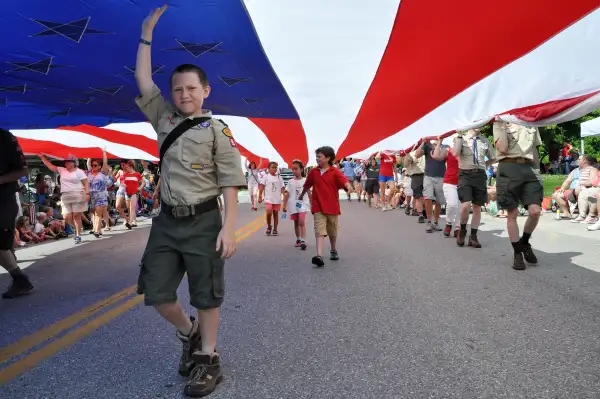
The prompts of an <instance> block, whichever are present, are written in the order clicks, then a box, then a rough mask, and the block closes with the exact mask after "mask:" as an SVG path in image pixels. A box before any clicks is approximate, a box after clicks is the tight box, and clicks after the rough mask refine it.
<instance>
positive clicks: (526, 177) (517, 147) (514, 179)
mask: <svg viewBox="0 0 600 399" xmlns="http://www.w3.org/2000/svg"><path fill="white" fill-rule="evenodd" d="M494 145H495V147H496V159H497V160H498V172H497V178H496V195H497V201H498V205H499V206H500V207H502V209H506V210H507V211H508V217H507V220H506V224H507V230H508V237H509V239H510V242H511V244H512V246H513V249H514V261H513V269H515V270H524V269H525V268H526V266H525V262H524V260H525V261H527V263H531V264H536V263H537V257H536V256H535V254H534V253H533V249H532V248H531V245H530V244H529V238H530V237H531V234H532V233H533V230H535V227H536V226H537V224H538V221H539V218H540V214H541V211H542V209H541V205H542V201H543V199H544V188H543V183H542V179H541V176H540V174H539V153H538V147H539V146H541V145H542V140H541V138H540V132H539V131H538V129H537V128H535V127H525V126H519V125H517V124H514V123H506V122H503V121H496V122H495V123H494ZM536 162H537V164H536ZM519 202H521V203H522V204H523V206H525V207H527V210H528V213H529V216H528V217H527V221H526V222H525V227H524V229H523V236H522V237H521V238H520V239H519V226H518V225H517V207H518V205H519ZM523 259H524V260H523Z"/></svg>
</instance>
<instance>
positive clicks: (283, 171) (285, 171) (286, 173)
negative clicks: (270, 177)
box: [279, 168, 294, 184]
mask: <svg viewBox="0 0 600 399" xmlns="http://www.w3.org/2000/svg"><path fill="white" fill-rule="evenodd" d="M279 175H280V176H281V177H282V178H283V182H284V183H285V184H287V182H288V181H290V180H292V178H293V177H294V173H293V172H292V170H291V169H289V168H279Z"/></svg>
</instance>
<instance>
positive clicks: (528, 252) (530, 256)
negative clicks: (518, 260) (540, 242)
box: [521, 243, 538, 265]
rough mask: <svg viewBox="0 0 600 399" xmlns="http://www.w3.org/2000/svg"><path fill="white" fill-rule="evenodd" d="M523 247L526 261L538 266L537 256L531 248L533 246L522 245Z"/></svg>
mask: <svg viewBox="0 0 600 399" xmlns="http://www.w3.org/2000/svg"><path fill="white" fill-rule="evenodd" d="M521 247H522V248H523V257H524V258H525V261H526V262H527V263H529V264H533V265H536V264H537V263H538V259H537V256H535V254H534V253H533V248H531V244H523V243H521Z"/></svg>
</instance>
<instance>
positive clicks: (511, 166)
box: [496, 161, 544, 211]
mask: <svg viewBox="0 0 600 399" xmlns="http://www.w3.org/2000/svg"><path fill="white" fill-rule="evenodd" d="M497 175H498V177H497V178H496V197H497V202H498V205H499V206H500V207H502V209H506V210H507V211H510V210H512V209H516V208H517V207H518V206H519V202H520V203H521V204H523V206H524V207H528V206H529V205H541V204H542V202H543V201H544V183H543V182H542V178H541V176H540V174H539V173H538V172H537V171H536V170H535V169H533V167H531V166H530V165H527V164H517V163H507V162H502V161H500V163H499V165H498V173H497Z"/></svg>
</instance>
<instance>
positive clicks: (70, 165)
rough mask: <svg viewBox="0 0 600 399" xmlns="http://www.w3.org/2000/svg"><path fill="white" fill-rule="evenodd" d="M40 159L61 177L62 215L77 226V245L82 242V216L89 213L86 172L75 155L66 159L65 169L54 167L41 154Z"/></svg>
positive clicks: (88, 187)
mask: <svg viewBox="0 0 600 399" xmlns="http://www.w3.org/2000/svg"><path fill="white" fill-rule="evenodd" d="M40 159H41V160H42V162H43V163H44V165H46V167H47V168H48V169H50V170H51V171H52V172H54V173H58V174H59V175H60V194H61V201H62V203H63V209H62V214H63V216H64V218H65V221H66V222H67V223H69V224H70V225H72V226H75V244H79V243H80V242H81V230H82V224H81V215H82V214H83V212H85V211H87V209H88V204H89V202H90V185H89V183H88V179H87V176H86V174H85V172H84V171H83V170H81V169H79V168H78V167H77V163H78V160H77V158H76V157H75V156H74V155H69V156H68V157H67V159H65V167H64V168H63V167H60V166H54V165H52V163H50V161H48V159H47V158H46V157H45V156H44V155H43V154H40Z"/></svg>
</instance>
